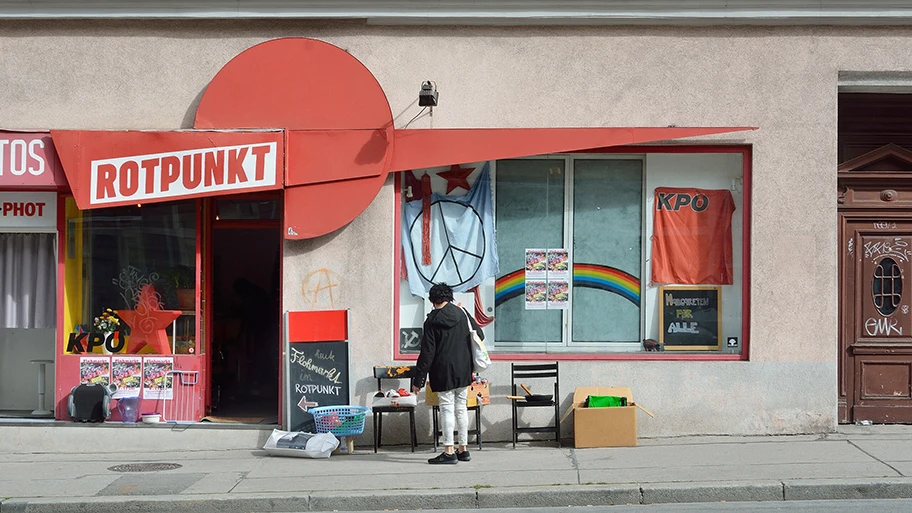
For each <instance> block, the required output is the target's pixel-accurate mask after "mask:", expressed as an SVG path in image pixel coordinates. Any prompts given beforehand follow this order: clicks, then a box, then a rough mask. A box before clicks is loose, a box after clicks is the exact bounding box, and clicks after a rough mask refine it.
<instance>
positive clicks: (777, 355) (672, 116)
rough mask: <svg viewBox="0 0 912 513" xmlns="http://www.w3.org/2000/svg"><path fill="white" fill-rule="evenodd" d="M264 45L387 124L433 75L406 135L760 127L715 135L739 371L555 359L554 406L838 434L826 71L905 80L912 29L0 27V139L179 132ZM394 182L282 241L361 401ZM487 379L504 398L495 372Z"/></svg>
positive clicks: (384, 305)
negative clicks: (355, 74)
mask: <svg viewBox="0 0 912 513" xmlns="http://www.w3.org/2000/svg"><path fill="white" fill-rule="evenodd" d="M280 36H306V37H314V38H318V39H322V40H325V41H328V42H330V43H333V44H335V45H338V46H340V47H342V48H345V49H347V50H348V51H349V52H350V53H351V54H352V55H354V56H355V57H357V58H358V59H360V60H361V61H362V62H363V63H364V64H365V65H366V66H367V67H368V68H369V69H370V70H371V71H372V72H373V73H374V74H375V76H376V77H377V78H378V80H379V82H380V84H381V85H382V87H383V88H384V90H385V92H386V94H387V96H388V97H389V100H390V105H391V108H392V111H393V115H394V117H396V119H397V125H398V126H402V124H403V123H404V122H406V121H407V120H408V119H411V118H412V116H414V114H416V113H417V107H416V106H415V105H414V101H415V100H416V96H417V91H418V88H419V85H420V83H421V81H423V80H426V79H430V80H434V81H435V82H436V83H437V86H438V88H439V91H440V106H439V107H438V108H437V109H435V110H434V116H433V118H429V117H425V118H422V119H420V120H418V121H416V122H415V123H414V124H413V125H412V127H416V128H417V127H430V126H433V127H438V128H439V127H554V126H667V125H672V124H674V125H678V126H687V125H694V126H707V125H723V126H745V125H750V126H757V127H759V130H758V131H756V132H750V133H737V134H731V135H728V136H724V137H719V138H715V139H711V140H716V141H725V142H732V143H748V144H751V145H753V149H754V160H753V173H754V174H753V189H752V197H753V215H752V228H751V234H752V252H751V255H752V259H753V265H752V271H751V272H752V291H751V324H750V326H751V360H750V361H749V362H674V361H666V362H638V361H616V362H598V363H587V362H566V363H564V364H562V365H563V367H562V368H563V380H562V390H561V392H562V394H561V395H562V399H563V401H564V403H565V404H567V403H568V402H569V396H570V395H571V394H572V391H573V387H575V386H577V385H585V384H596V383H597V384H624V385H629V386H631V387H632V388H633V390H634V395H635V397H636V399H637V400H638V401H639V402H641V403H643V404H645V405H646V406H648V407H649V408H650V409H651V410H652V411H654V412H655V413H656V418H654V419H649V418H647V417H644V416H642V415H641V417H640V434H641V436H657V435H689V434H716V433H730V434H745V433H796V432H823V431H828V430H832V429H833V428H834V427H835V423H836V373H837V369H836V362H837V354H836V347H837V345H836V326H837V316H836V313H837V296H836V294H837V282H836V239H837V238H836V230H835V227H836V224H835V219H836V204H835V201H834V190H835V185H836V173H835V169H836V164H837V162H836V116H837V73H838V71H841V70H853V71H866V70H871V71H879V70H884V71H893V70H912V29H905V28H872V27H866V28H835V27H834V28H815V27H777V28H763V27H743V28H725V27H716V28H675V27H660V28H625V27H603V28H597V27H578V28H547V27H534V28H533V27H525V28H523V27H512V28H496V27H479V28H450V27H381V26H365V25H362V24H359V23H339V24H320V25H308V24H306V23H303V22H287V21H283V22H262V21H258V22H164V21H162V22H149V23H140V22H126V23H124V22H116V23H110V22H88V21H80V22H40V23H38V22H35V23H2V24H0V70H2V73H0V91H3V94H2V95H0V127H3V128H11V129H48V128H95V129H117V128H142V129H153V128H155V129H175V128H188V127H190V126H191V122H192V117H193V113H194V111H195V108H196V104H197V102H198V101H199V98H200V95H201V93H202V91H203V90H204V88H205V87H206V84H207V83H208V81H209V80H210V79H211V78H212V77H213V76H214V75H215V73H216V72H217V71H218V70H219V69H220V67H221V66H222V65H224V64H225V63H226V62H227V61H228V60H229V59H231V58H232V57H233V56H235V55H236V54H238V53H239V52H241V51H242V50H244V49H245V48H247V47H249V46H251V45H253V44H255V43H258V42H261V41H263V40H266V39H270V38H274V37H280ZM391 183H392V182H391V181H389V182H387V185H386V186H385V187H384V188H383V190H382V191H381V193H380V195H379V196H378V197H377V199H376V200H375V201H374V203H373V204H372V205H371V206H370V207H369V208H368V209H367V211H366V212H365V213H364V214H363V215H362V216H361V217H359V218H358V219H357V220H356V221H354V222H353V223H352V224H351V225H349V226H347V227H345V228H343V229H341V230H339V231H338V232H336V233H333V234H331V235H327V236H325V237H321V238H319V239H316V240H313V241H306V242H287V243H286V245H285V251H286V259H285V268H284V283H285V289H284V290H285V292H284V300H285V308H286V309H299V308H312V307H314V305H313V303H312V302H310V303H309V302H308V301H306V300H305V297H304V292H303V287H304V283H305V281H306V280H307V277H308V276H309V275H311V273H313V272H322V271H321V270H323V269H325V270H327V271H329V272H331V273H334V274H332V276H334V277H335V278H334V279H338V280H339V283H340V287H339V289H340V291H341V294H342V295H341V297H339V298H337V299H334V300H333V303H334V306H335V307H337V308H351V312H352V313H351V315H352V323H353V326H352V347H353V355H354V358H353V361H354V364H353V369H352V371H353V375H354V376H358V377H363V378H365V379H359V380H358V381H356V382H355V383H354V384H353V385H354V389H355V391H356V394H357V395H356V401H357V402H359V403H361V404H363V403H365V402H367V401H368V397H369V395H370V390H371V389H372V387H373V382H371V381H370V380H367V379H366V378H367V377H368V376H369V375H370V366H371V365H372V364H374V363H378V364H381V363H389V362H390V361H391V355H392V347H393V343H394V341H395V335H394V334H393V325H392V322H393V313H392V311H393V290H392V286H393V283H394V277H393V275H392V270H393V262H394V258H395V256H396V254H397V252H396V249H395V248H394V247H393V233H394V229H395V228H394V226H393V220H394V198H393V188H392V185H391ZM311 279H313V277H312V276H311ZM316 306H325V305H316ZM488 374H489V375H490V377H491V378H492V379H493V381H494V384H495V388H494V392H495V394H501V395H503V394H504V393H505V392H506V386H507V385H508V383H509V364H508V363H497V364H496V365H495V366H494V368H493V369H492V370H491V371H490V372H489V373H488ZM496 402H497V405H496V406H493V407H491V408H490V409H489V410H488V411H487V412H486V414H485V418H486V421H485V423H486V425H487V427H488V429H489V431H488V432H489V436H490V437H491V438H501V439H505V438H507V436H508V435H507V433H508V432H509V423H510V421H509V407H508V405H507V404H506V401H505V400H500V401H496ZM422 422H423V423H424V425H426V421H425V420H423V421H422ZM566 427H567V431H568V432H569V431H570V428H571V424H570V423H569V422H568V424H567V425H566Z"/></svg>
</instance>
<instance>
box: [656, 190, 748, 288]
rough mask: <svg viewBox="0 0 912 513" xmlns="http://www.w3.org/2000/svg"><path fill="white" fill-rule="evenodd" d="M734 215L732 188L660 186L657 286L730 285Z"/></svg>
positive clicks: (657, 204) (657, 217) (657, 197)
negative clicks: (669, 284) (732, 222)
mask: <svg viewBox="0 0 912 513" xmlns="http://www.w3.org/2000/svg"><path fill="white" fill-rule="evenodd" d="M734 211H735V201H734V200H733V199H732V195H731V192H730V191H729V190H727V189H722V190H709V189H692V188H674V187H657V188H656V190H655V217H654V222H653V235H652V282H653V283H675V284H719V285H730V284H731V283H732V233H731V218H732V213H734Z"/></svg>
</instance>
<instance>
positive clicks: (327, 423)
mask: <svg viewBox="0 0 912 513" xmlns="http://www.w3.org/2000/svg"><path fill="white" fill-rule="evenodd" d="M307 411H308V412H310V413H311V414H312V415H313V416H314V422H315V423H316V425H317V433H332V434H334V435H336V436H351V435H360V434H361V433H363V432H364V419H365V418H367V413H368V412H369V411H371V409H370V408H366V407H364V406H320V407H317V408H309V409H308V410H307Z"/></svg>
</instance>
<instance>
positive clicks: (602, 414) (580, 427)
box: [564, 387, 652, 448]
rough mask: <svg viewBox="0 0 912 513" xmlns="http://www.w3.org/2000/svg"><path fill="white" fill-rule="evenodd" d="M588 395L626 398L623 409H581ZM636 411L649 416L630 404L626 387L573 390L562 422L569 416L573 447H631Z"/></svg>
mask: <svg viewBox="0 0 912 513" xmlns="http://www.w3.org/2000/svg"><path fill="white" fill-rule="evenodd" d="M590 395H615V396H619V397H626V398H627V406H616V407H611V408H584V407H583V405H584V404H585V403H586V398H587V397H589V396H590ZM637 409H640V410H643V411H644V412H646V413H648V414H649V415H650V416H652V413H650V412H649V410H647V409H646V408H643V407H642V406H639V405H637V404H636V403H634V402H633V393H632V392H631V391H630V389H629V388H627V387H577V389H576V390H575V391H574V392H573V405H572V406H571V408H570V411H568V412H567V414H565V415H564V418H566V417H567V415H569V414H570V412H571V411H572V412H573V438H574V445H575V447H578V448H586V447H633V446H635V445H636V444H637V422H636V421H637V419H636V412H637Z"/></svg>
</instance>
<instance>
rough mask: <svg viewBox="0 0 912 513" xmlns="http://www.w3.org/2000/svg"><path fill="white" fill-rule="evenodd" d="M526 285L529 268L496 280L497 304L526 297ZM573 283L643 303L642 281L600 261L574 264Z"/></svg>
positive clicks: (495, 298)
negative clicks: (641, 296) (641, 300)
mask: <svg viewBox="0 0 912 513" xmlns="http://www.w3.org/2000/svg"><path fill="white" fill-rule="evenodd" d="M525 286H526V273H525V269H519V270H516V271H513V272H511V273H509V274H505V275H503V276H501V277H500V278H497V280H496V281H495V282H494V304H495V305H499V304H501V303H503V302H504V301H508V300H510V299H513V298H514V297H516V296H522V295H523V292H524V290H525ZM573 286H574V287H586V288H591V289H599V290H604V291H607V292H611V293H614V294H617V295H619V296H621V297H623V298H625V299H627V300H628V301H630V302H631V303H633V304H635V305H637V306H639V304H640V280H639V279H638V278H637V277H635V276H633V275H631V274H629V273H626V272H624V271H622V270H620V269H615V268H614V267H609V266H607V265H598V264H573Z"/></svg>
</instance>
